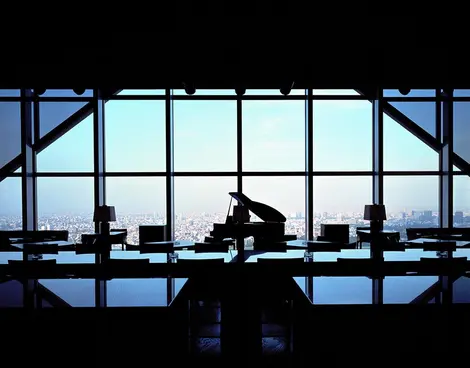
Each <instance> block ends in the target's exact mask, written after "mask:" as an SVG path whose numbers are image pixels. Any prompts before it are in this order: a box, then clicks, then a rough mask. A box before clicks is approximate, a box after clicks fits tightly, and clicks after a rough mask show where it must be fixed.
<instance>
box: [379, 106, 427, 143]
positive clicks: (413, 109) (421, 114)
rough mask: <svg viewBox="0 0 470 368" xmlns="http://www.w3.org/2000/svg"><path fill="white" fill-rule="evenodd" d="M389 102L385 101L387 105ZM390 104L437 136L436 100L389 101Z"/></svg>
mask: <svg viewBox="0 0 470 368" xmlns="http://www.w3.org/2000/svg"><path fill="white" fill-rule="evenodd" d="M386 104H387V102H385V105H386ZM389 104H390V105H391V106H392V107H393V108H395V109H397V110H398V112H399V113H401V114H403V115H405V117H407V118H408V119H410V120H411V121H413V122H414V123H416V124H417V125H418V126H419V127H421V128H423V129H424V130H425V131H426V132H428V133H429V134H431V135H432V136H433V137H435V136H436V103H435V102H421V101H420V102H406V101H405V102H402V101H399V102H395V101H393V102H389Z"/></svg>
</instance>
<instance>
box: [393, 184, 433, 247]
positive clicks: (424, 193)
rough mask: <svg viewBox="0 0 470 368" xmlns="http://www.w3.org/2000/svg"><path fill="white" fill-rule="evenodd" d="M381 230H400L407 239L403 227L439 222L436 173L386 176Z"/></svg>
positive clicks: (403, 237) (431, 224)
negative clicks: (382, 228) (434, 174)
mask: <svg viewBox="0 0 470 368" xmlns="http://www.w3.org/2000/svg"><path fill="white" fill-rule="evenodd" d="M384 204H385V207H386V210H387V221H385V222H384V229H386V230H393V231H399V232H400V235H401V238H402V239H406V228H410V227H437V226H438V225H439V213H438V211H439V178H438V176H388V177H387V176H386V177H385V178H384Z"/></svg>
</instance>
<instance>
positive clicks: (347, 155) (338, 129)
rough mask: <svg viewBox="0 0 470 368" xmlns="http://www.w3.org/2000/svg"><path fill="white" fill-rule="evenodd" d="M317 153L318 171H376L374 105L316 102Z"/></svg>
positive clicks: (315, 160)
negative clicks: (374, 167) (373, 154)
mask: <svg viewBox="0 0 470 368" xmlns="http://www.w3.org/2000/svg"><path fill="white" fill-rule="evenodd" d="M313 150H314V156H313V162H314V170H316V171H361V170H362V171H372V104H371V103H370V102H369V101H353V100H349V101H348V100H337V101H314V102H313Z"/></svg>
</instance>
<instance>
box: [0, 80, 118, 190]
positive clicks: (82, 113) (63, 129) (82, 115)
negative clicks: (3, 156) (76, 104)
mask: <svg viewBox="0 0 470 368" xmlns="http://www.w3.org/2000/svg"><path fill="white" fill-rule="evenodd" d="M121 91H122V90H121V89H113V90H111V91H109V92H108V93H107V95H106V96H107V97H109V96H112V95H115V94H118V93H119V92H121ZM107 101H108V100H107V99H106V101H105V102H107ZM93 110H94V109H93V103H92V102H89V103H87V104H86V105H85V106H83V107H82V108H81V109H79V110H78V111H76V112H75V113H74V114H72V115H71V116H69V117H68V118H67V119H66V120H64V121H63V122H62V123H60V124H59V125H58V126H57V127H55V128H54V129H52V130H51V131H50V132H49V133H47V134H46V135H45V136H43V137H42V138H41V139H40V140H39V141H38V142H36V143H35V144H34V145H33V149H34V151H35V153H36V154H38V153H40V152H41V151H43V150H44V149H46V148H47V147H49V146H50V145H51V144H52V143H54V142H55V141H56V140H57V139H59V138H60V137H62V136H63V135H64V134H66V133H67V132H68V131H69V130H71V129H72V128H74V127H75V126H77V125H78V124H80V123H81V122H82V121H83V120H84V119H86V118H87V117H88V116H90V115H91V114H92V113H93ZM21 163H22V155H21V154H20V155H18V156H16V157H15V158H13V159H12V160H11V161H9V162H8V163H7V164H5V165H4V166H3V167H2V168H0V182H1V181H2V180H4V179H5V178H6V177H7V176H8V175H9V174H11V173H13V172H15V171H16V170H18V169H19V168H20V167H21Z"/></svg>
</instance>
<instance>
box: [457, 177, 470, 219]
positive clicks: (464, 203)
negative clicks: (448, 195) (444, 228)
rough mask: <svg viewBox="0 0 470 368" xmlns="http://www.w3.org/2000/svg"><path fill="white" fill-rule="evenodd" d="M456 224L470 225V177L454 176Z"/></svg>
mask: <svg viewBox="0 0 470 368" xmlns="http://www.w3.org/2000/svg"><path fill="white" fill-rule="evenodd" d="M454 226H455V227H469V226H470V177H468V175H458V176H454Z"/></svg>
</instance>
